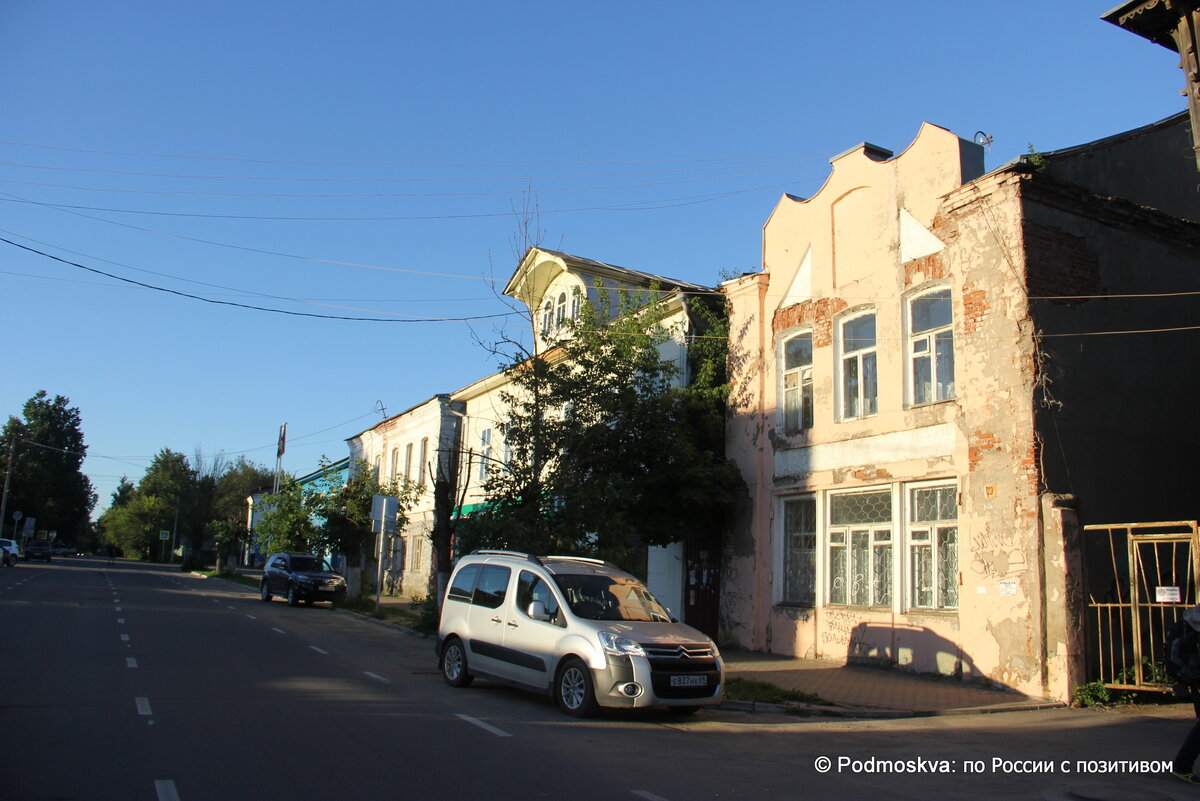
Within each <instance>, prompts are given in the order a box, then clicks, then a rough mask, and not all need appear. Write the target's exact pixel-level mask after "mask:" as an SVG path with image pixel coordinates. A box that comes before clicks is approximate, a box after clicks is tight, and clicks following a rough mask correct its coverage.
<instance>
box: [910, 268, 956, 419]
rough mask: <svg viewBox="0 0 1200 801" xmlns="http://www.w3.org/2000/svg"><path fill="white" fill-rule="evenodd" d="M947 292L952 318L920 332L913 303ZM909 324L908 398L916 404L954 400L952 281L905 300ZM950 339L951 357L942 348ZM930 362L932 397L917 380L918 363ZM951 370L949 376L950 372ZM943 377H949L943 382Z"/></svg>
mask: <svg viewBox="0 0 1200 801" xmlns="http://www.w3.org/2000/svg"><path fill="white" fill-rule="evenodd" d="M943 293H944V294H945V295H946V302H947V303H948V304H949V306H950V319H949V320H948V321H947V322H945V323H944V324H942V325H937V326H932V327H930V328H927V329H925V330H923V331H920V332H918V331H916V330H915V329H916V322H915V315H914V314H913V304H915V303H917V302H919V301H921V300H923V299H928V298H929V297H930V296H931V295H938V294H943ZM904 310H905V319H906V326H907V328H908V340H907V343H906V347H907V359H906V360H905V362H906V368H907V369H906V372H907V383H908V401H909V404H910V405H912V406H927V405H929V404H932V403H941V402H943V401H948V400H953V399H954V397H955V394H956V387H955V377H954V293H953V291H952V290H951V288H950V285H949V284H938V285H935V286H927V287H922V288H921V289H920V290H919V291H917V292H914V293H912V294H911V295H909V296H908V297H907V298H906V299H905V304H904ZM946 342H949V345H950V349H949V354H948V358H947V353H946V352H945V350H943V349H942V348H940V347H939V345H944V343H946ZM921 362H925V363H927V365H928V375H929V381H928V385H929V392H930V397H919V393H920V391H921V390H920V387H921V384H922V383H924V382H920V381H918V380H917V368H918V364H919V363H921ZM947 373H948V375H947ZM942 379H948V380H947V381H943V380H942Z"/></svg>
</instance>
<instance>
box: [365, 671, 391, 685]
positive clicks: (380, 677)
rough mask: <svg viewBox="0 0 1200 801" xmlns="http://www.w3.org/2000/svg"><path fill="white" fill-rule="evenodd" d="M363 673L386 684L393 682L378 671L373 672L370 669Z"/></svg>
mask: <svg viewBox="0 0 1200 801" xmlns="http://www.w3.org/2000/svg"><path fill="white" fill-rule="evenodd" d="M363 675H364V676H366V677H367V678H369V679H375V681H382V682H383V683H384V684H391V682H390V681H388V680H387V679H385V678H384V677H383V676H380V675H379V674H378V673H372V672H371V671H369V670H364V671H363Z"/></svg>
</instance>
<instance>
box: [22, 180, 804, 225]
mask: <svg viewBox="0 0 1200 801" xmlns="http://www.w3.org/2000/svg"><path fill="white" fill-rule="evenodd" d="M794 185H795V182H794V181H789V182H788V183H783V184H768V185H765V186H752V187H747V188H745V189H734V190H730V191H727V192H713V193H709V194H705V195H689V196H684V197H680V198H664V199H661V200H645V201H631V202H629V203H623V204H617V205H611V206H579V207H575V208H564V209H540V210H539V212H538V213H539V214H568V213H574V212H581V211H656V210H660V209H670V208H679V207H682V206H695V205H699V204H700V203H708V202H710V201H713V200H721V199H723V198H727V197H732V196H734V195H741V194H745V193H747V192H758V191H762V190H765V189H778V188H780V187H788V186H794ZM5 194H8V193H5ZM0 201H3V202H5V203H24V204H30V205H36V206H47V207H49V208H53V209H63V210H78V211H103V212H107V213H110V214H144V215H150V216H154V217H187V218H192V219H205V220H259V221H266V222H410V221H425V220H468V219H482V218H488V217H509V216H512V213H513V212H512V211H511V210H510V211H500V212H476V213H463V214H412V215H377V216H293V215H266V214H208V213H201V212H183V211H156V210H152V209H122V208H112V207H109V206H84V205H77V204H69V203H45V202H41V201H36V200H25V199H15V196H13V195H9V196H8V197H7V198H0ZM648 204H653V205H648Z"/></svg>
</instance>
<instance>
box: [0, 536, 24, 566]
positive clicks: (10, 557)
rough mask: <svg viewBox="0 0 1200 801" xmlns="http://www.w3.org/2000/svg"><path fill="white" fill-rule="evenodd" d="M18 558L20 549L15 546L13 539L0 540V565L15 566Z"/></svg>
mask: <svg viewBox="0 0 1200 801" xmlns="http://www.w3.org/2000/svg"><path fill="white" fill-rule="evenodd" d="M20 558H21V549H20V548H18V547H17V543H16V541H15V540H0V565H3V566H4V567H16V565H17V560H18V559H20Z"/></svg>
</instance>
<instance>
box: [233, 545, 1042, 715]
mask: <svg viewBox="0 0 1200 801" xmlns="http://www.w3.org/2000/svg"><path fill="white" fill-rule="evenodd" d="M238 572H239V573H242V574H244V575H254V576H258V575H262V571H261V570H251V569H248V568H242V569H239V570H238ZM380 602H381V605H383V606H400V607H404V608H406V609H413V608H414V606H415V605H414V604H412V603H409V602H407V601H405V600H402V599H400V598H396V597H393V596H387V595H385V596H383V597H382V598H381V599H380ZM721 656H722V657H723V658H724V660H725V669H726V672H727V674H728V675H729V676H730V677H731V678H732V677H740V678H744V679H755V680H758V681H765V682H769V683H770V684H774V685H776V686H778V687H783V688H784V689H787V690H798V691H800V692H805V693H809V694H811V695H816V696H819V697H820V698H821V699H822V700H823V701H824V702H825V703H824V704H798V705H795V706H797V707H800V708H803V709H808V710H811V711H815V712H820V713H823V714H834V715H845V716H846V717H924V716H931V715H961V714H971V713H975V714H978V713H990V712H1009V711H1020V710H1029V709H1047V708H1055V707H1062V706H1064V704H1062V703H1059V702H1055V701H1048V700H1046V699H1044V698H1031V697H1029V696H1025V695H1022V694H1020V693H1017V692H1005V691H1002V690H989V689H986V688H984V687H979V686H974V685H970V684H964V683H962V682H960V681H956V680H954V679H950V678H944V679H943V678H936V677H930V676H921V675H916V674H912V673H905V672H903V671H899V670H888V669H886V668H877V667H869V666H866V665H854V664H847V663H845V662H844V661H839V660H835V659H796V658H793V657H787V656H780V655H778V654H767V653H761V652H755V651H724V650H723V651H722V652H721ZM726 703H727V704H728V705H730V706H740V707H741V708H744V709H749V710H759V711H766V710H776V711H778V710H782V709H786V708H787V707H780V706H778V705H775V704H761V703H754V702H744V701H727V702H726ZM789 706H791V705H789Z"/></svg>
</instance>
